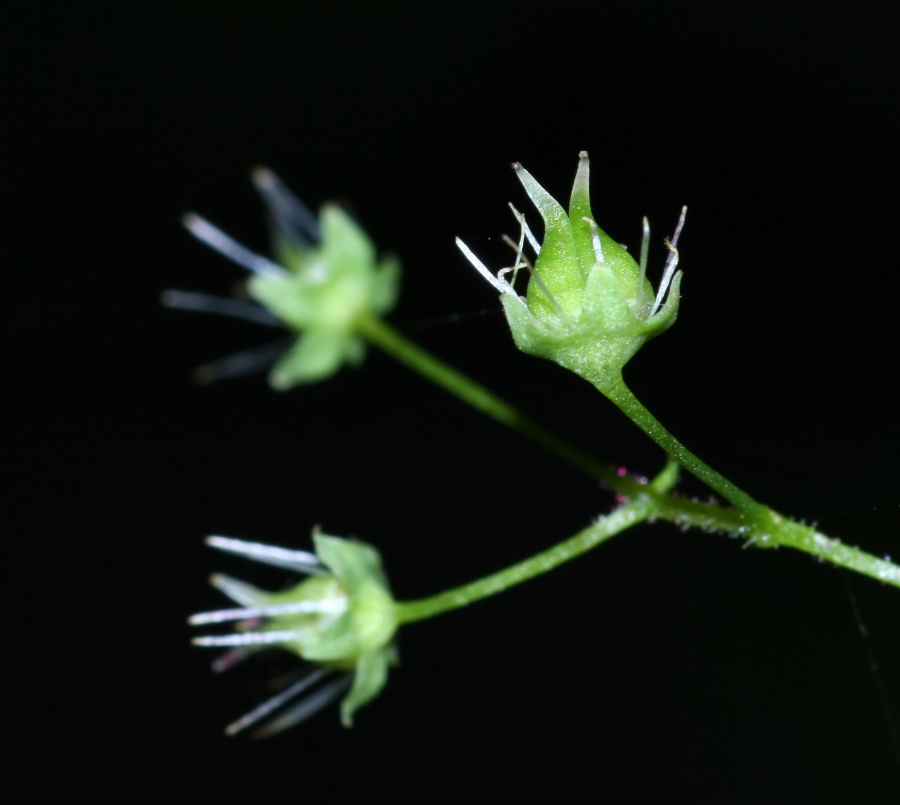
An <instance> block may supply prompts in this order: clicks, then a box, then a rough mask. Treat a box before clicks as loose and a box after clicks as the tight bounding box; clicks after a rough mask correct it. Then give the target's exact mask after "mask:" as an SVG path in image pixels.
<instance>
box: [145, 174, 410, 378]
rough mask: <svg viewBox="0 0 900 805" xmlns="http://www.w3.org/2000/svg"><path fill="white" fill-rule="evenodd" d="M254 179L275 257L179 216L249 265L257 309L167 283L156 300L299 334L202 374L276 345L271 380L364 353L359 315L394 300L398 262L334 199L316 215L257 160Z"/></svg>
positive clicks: (353, 360) (327, 371) (213, 374)
mask: <svg viewBox="0 0 900 805" xmlns="http://www.w3.org/2000/svg"><path fill="white" fill-rule="evenodd" d="M252 178H253V182H254V184H255V185H256V188H257V190H258V191H259V193H260V195H261V196H262V198H263V200H264V201H265V203H266V206H267V207H268V211H269V218H270V225H271V230H272V239H273V245H274V251H275V258H276V260H275V261H272V260H269V259H268V258H265V257H262V256H260V255H257V254H254V253H253V252H250V251H249V250H248V249H245V248H244V247H243V246H241V245H240V244H238V243H236V242H235V241H233V240H232V239H231V238H230V237H228V236H227V235H226V234H225V233H223V232H222V231H220V230H219V229H217V228H216V227H214V226H213V225H212V224H210V223H209V222H208V221H206V220H204V219H203V218H200V217H199V216H197V215H194V214H189V215H187V216H185V218H184V224H185V226H186V227H187V228H188V230H189V231H190V232H191V234H193V235H194V236H195V237H197V238H199V239H200V240H202V241H204V242H205V243H207V244H208V245H210V246H212V247H213V248H214V249H216V250H217V251H219V252H221V253H222V254H224V255H225V256H226V257H228V258H229V259H231V260H233V261H234V262H236V263H238V264H240V265H242V266H244V267H245V268H247V269H249V270H250V271H251V272H252V273H253V276H252V277H251V278H250V281H249V283H248V291H249V293H250V296H251V297H252V298H253V300H254V301H255V302H257V303H258V304H259V305H260V306H261V307H256V306H255V305H251V304H249V303H246V302H240V301H237V300H229V299H217V298H215V297H208V296H206V295H203V294H195V293H187V292H183V291H167V292H166V293H165V294H163V303H164V304H166V305H168V306H169V307H180V308H190V309H194V310H204V311H208V312H216V313H224V314H226V315H232V316H237V317H239V318H245V319H250V320H253V321H256V322H259V323H263V324H270V325H275V326H283V327H286V328H287V329H289V330H291V331H292V332H294V333H296V334H297V335H299V336H300V337H299V339H298V340H296V341H295V342H294V343H293V344H291V345H290V346H289V347H288V348H287V349H286V350H285V349H284V348H283V347H281V346H280V345H279V347H278V348H277V349H275V350H273V349H272V348H271V347H268V346H267V347H265V348H263V349H262V350H259V351H256V352H248V353H239V354H238V355H236V356H231V357H229V358H225V359H223V360H222V361H219V362H216V363H213V364H210V365H208V366H205V367H201V369H200V370H199V372H198V377H199V379H200V380H201V381H203V382H208V381H209V380H213V379H217V378H220V377H226V376H236V375H239V374H245V373H247V372H248V371H253V370H254V369H256V368H257V367H258V366H259V365H260V364H261V363H269V364H271V361H272V359H273V351H274V352H275V353H276V354H279V355H280V357H279V358H278V360H277V363H275V366H274V368H273V369H272V371H271V373H270V374H269V382H270V383H271V385H272V386H273V387H274V388H276V389H280V390H284V389H288V388H291V387H292V386H296V385H299V384H303V383H313V382H316V381H319V380H324V379H326V378H328V377H330V376H331V375H333V374H334V373H335V372H337V371H338V369H340V367H341V366H342V365H343V364H344V363H349V364H354V365H355V364H358V363H360V361H362V359H363V357H364V356H365V344H364V342H363V340H362V339H361V338H360V337H359V336H358V335H357V333H356V322H357V320H358V318H359V317H360V316H361V315H367V316H368V315H375V316H382V315H384V314H386V313H388V312H389V311H390V310H391V308H393V306H394V304H395V303H396V301H397V295H398V289H399V279H400V264H399V262H398V261H397V260H396V258H394V257H392V256H388V257H386V258H384V259H382V260H378V259H377V255H376V252H375V247H374V245H373V244H372V241H371V240H369V238H368V236H367V235H366V233H365V232H363V230H362V229H361V228H360V227H359V226H358V225H357V224H356V223H355V222H354V221H353V219H352V218H350V216H349V215H347V213H345V212H344V211H343V210H341V209H340V207H338V206H337V205H334V204H325V205H324V206H323V207H322V209H321V212H320V215H319V218H318V220H317V219H316V217H315V216H314V215H313V214H312V213H311V212H310V211H309V210H308V209H307V208H306V207H305V206H304V205H303V204H302V203H301V202H300V201H299V200H298V199H297V198H296V197H295V196H294V195H293V194H292V193H291V192H290V191H289V190H288V189H287V188H286V187H285V186H284V185H283V184H282V183H281V181H280V180H279V179H278V177H277V176H275V174H273V173H272V172H271V171H269V170H267V169H265V168H257V169H256V170H255V171H254V172H253V177H252Z"/></svg>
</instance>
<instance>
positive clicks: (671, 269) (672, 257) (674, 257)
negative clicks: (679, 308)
mask: <svg viewBox="0 0 900 805" xmlns="http://www.w3.org/2000/svg"><path fill="white" fill-rule="evenodd" d="M665 244H666V248H667V249H668V250H669V252H670V254H669V258H668V259H667V260H666V273H665V274H663V278H662V282H660V284H659V291H658V292H657V294H656V301H655V302H654V303H653V307H652V309H651V310H650V316H653V315H654V314H655V313H656V311H657V310H659V306H660V305H661V304H662V300H663V298H664V297H665V295H666V291H668V289H669V284H670V283H671V282H672V277H673V276H674V274H675V269H676V268H678V249H676V248H675V245H674V244H673V243H672V242H671V241H670V240H669V239H668V238H666V240H665Z"/></svg>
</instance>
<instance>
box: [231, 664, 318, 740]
mask: <svg viewBox="0 0 900 805" xmlns="http://www.w3.org/2000/svg"><path fill="white" fill-rule="evenodd" d="M328 673H329V671H327V670H326V669H324V668H319V669H318V670H316V671H313V672H312V673H311V674H309V675H307V676H305V677H303V679H301V680H299V681H298V682H295V683H294V684H293V685H291V686H290V687H289V688H285V689H284V690H283V691H281V693H278V694H276V695H275V696H273V697H272V698H271V699H266V701H264V702H263V703H262V704H261V705H259V707H255V708H254V709H253V710H251V711H250V712H249V713H247V714H246V715H243V716H241V717H240V718H239V719H238V720H237V721H234V722H232V723H231V724H229V725H228V726H227V727H225V734H226V735H237V733H239V732H240V731H241V730H244V729H247V727H250V726H252V725H253V724H255V723H256V722H257V721H259V720H261V719H263V718H265V717H266V716H267V715H269V713H271V712H272V711H273V710H277V709H278V708H279V707H281V705H283V704H284V703H285V702H289V701H290V700H291V699H293V698H294V696H297V695H298V694H300V693H302V692H303V691H304V690H306V689H307V688H309V687H311V686H312V685H315V684H316V682H318V681H319V680H320V679H322V677H324V676H327V675H328Z"/></svg>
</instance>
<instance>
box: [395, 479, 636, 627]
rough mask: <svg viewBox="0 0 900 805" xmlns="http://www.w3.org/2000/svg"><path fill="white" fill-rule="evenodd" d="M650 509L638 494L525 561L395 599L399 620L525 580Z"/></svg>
mask: <svg viewBox="0 0 900 805" xmlns="http://www.w3.org/2000/svg"><path fill="white" fill-rule="evenodd" d="M652 513H653V503H652V501H651V500H650V498H648V497H641V498H639V499H638V500H635V501H634V502H632V503H629V504H628V505H627V506H622V507H621V508H619V509H616V510H615V511H614V512H612V513H611V514H609V515H607V516H606V517H603V518H601V519H600V520H598V521H597V522H596V523H594V524H593V525H590V526H588V527H587V528H585V529H584V530H583V531H580V532H578V533H577V534H576V535H575V536H574V537H570V538H569V539H567V540H565V541H563V542H560V543H559V544H558V545H554V546H553V547H552V548H550V549H548V550H546V551H542V552H541V553H539V554H536V555H535V556H532V557H531V558H529V559H526V560H525V561H524V562H519V563H517V564H515V565H511V566H510V567H508V568H506V569H504V570H501V571H500V572H499V573H492V574H491V575H490V576H485V577H484V578H482V579H478V580H477V581H473V582H471V583H470V584H464V585H463V586H462V587H454V588H453V589H452V590H447V591H446V592H443V593H439V594H438V595H433V596H431V597H430V598H423V599H420V600H418V601H400V602H398V603H397V622H398V624H404V623H412V622H414V621H421V620H425V619H426V618H433V617H434V616H435V615H440V614H442V613H444V612H449V611H450V610H452V609H459V608H460V607H464V606H467V605H468V604H471V603H472V602H474V601H479V600H481V599H482V598H487V597H488V596H491V595H496V594H497V593H500V592H503V591H504V590H508V589H509V588H510V587H514V586H515V585H517V584H521V583H522V582H523V581H528V579H532V578H534V577H535V576H539V575H540V574H541V573H546V572H548V571H550V570H553V569H554V568H556V567H559V566H560V565H561V564H563V563H564V562H568V561H569V560H570V559H574V558H575V557H576V556H580V555H581V554H583V553H585V552H586V551H589V550H590V549H591V548H595V547H597V546H598V545H600V544H601V543H602V542H605V541H606V540H608V539H609V538H610V537H613V536H615V535H616V534H618V533H620V532H622V531H624V530H625V529H627V528H631V526H633V525H637V524H638V523H640V522H642V521H644V520H646V519H647V518H648V517H649V516H650V515H651V514H652Z"/></svg>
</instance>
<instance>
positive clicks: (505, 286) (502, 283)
mask: <svg viewBox="0 0 900 805" xmlns="http://www.w3.org/2000/svg"><path fill="white" fill-rule="evenodd" d="M456 246H457V248H458V249H459V250H460V251H461V252H462V253H463V254H464V255H465V256H466V259H467V260H468V261H469V262H470V263H471V264H472V265H473V266H474V267H475V270H476V271H478V273H479V274H481V276H482V277H484V278H485V279H486V280H487V281H488V282H489V283H491V285H493V286H494V287H495V288H496V289H497V290H498V291H500V293H502V294H504V293H510V294H513V295H514V296H515V295H516V293H515V291H514V290H513V288H512V286H511V285H510V284H509V283H508V282H506V280H501V279H498V278H497V277H495V276H494V275H493V274H491V272H490V271H488V267H487V266H486V265H485V264H484V263H482V262H481V260H479V259H478V258H477V257H476V256H475V255H474V253H473V252H472V250H471V249H470V248H469V247H468V246H466V244H465V243H463V242H462V241H461V240H460V239H459V238H457V239H456Z"/></svg>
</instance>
